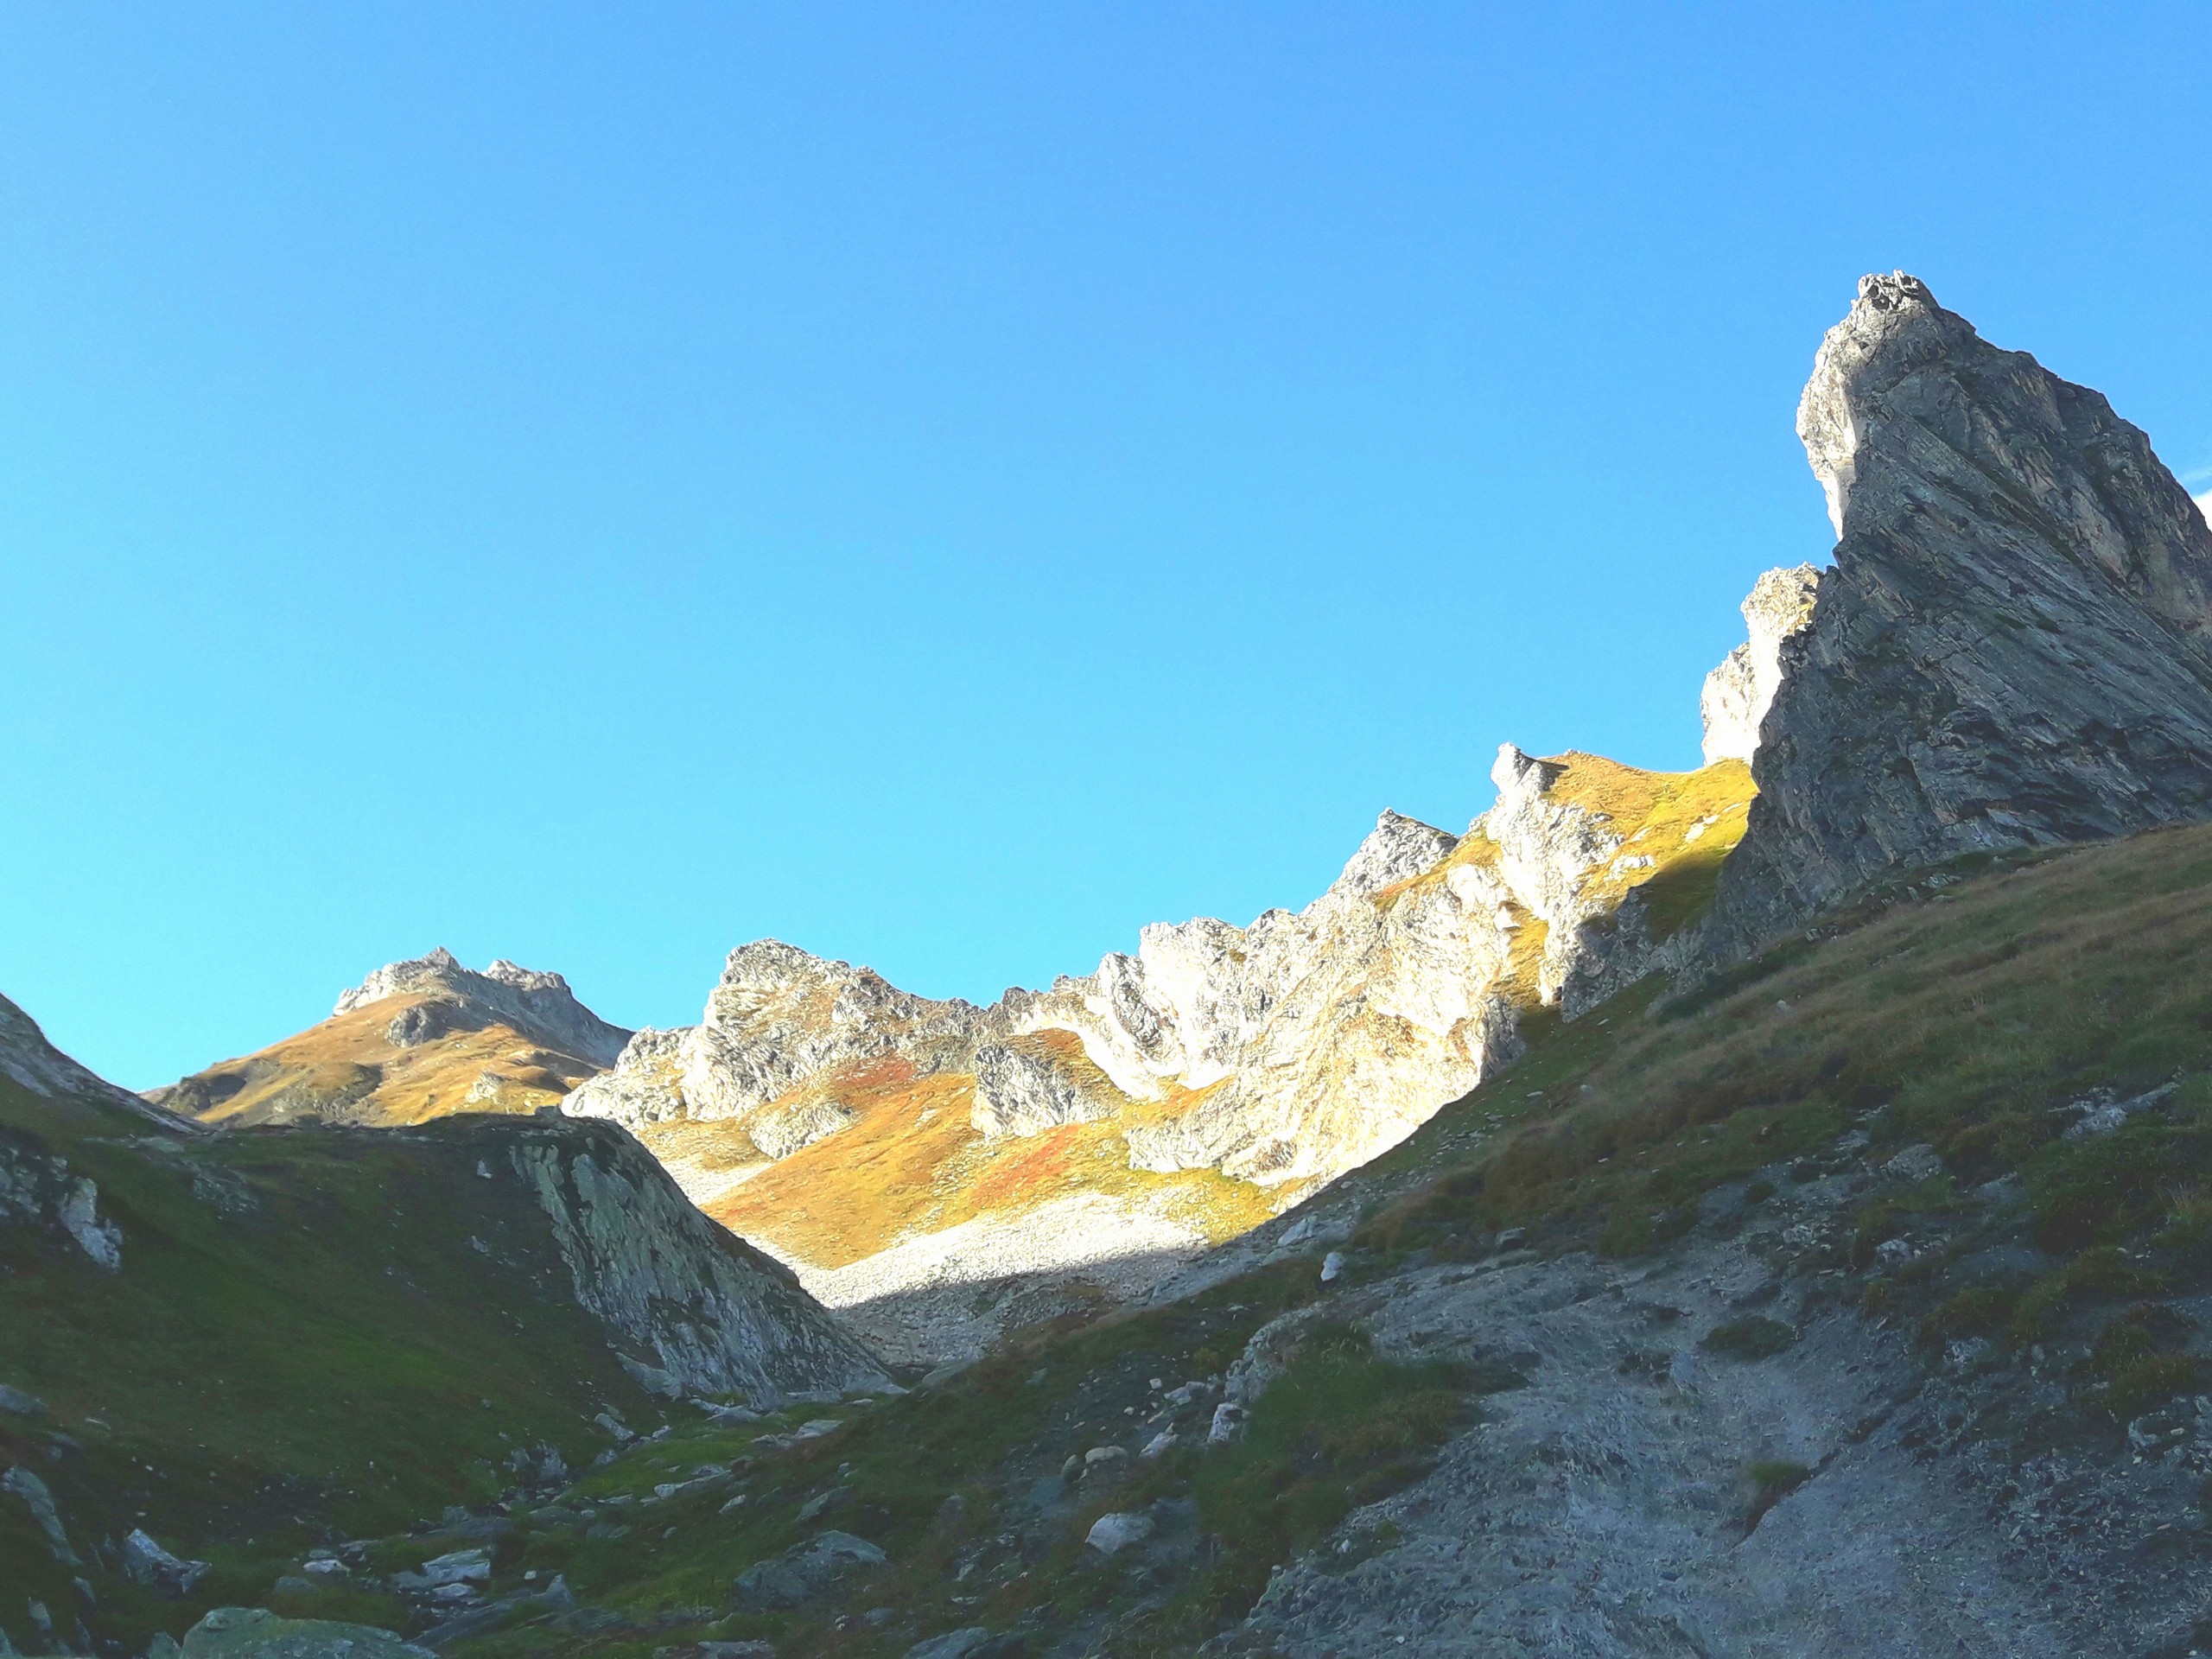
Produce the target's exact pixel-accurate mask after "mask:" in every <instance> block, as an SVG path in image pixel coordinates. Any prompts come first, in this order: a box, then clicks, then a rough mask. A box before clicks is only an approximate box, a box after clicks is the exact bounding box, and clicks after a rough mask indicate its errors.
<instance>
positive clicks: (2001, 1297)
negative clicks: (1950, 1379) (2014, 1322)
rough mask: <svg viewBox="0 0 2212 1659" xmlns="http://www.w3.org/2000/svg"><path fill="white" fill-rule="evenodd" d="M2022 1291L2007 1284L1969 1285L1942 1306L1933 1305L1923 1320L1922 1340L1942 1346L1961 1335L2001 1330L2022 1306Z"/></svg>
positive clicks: (1976, 1334)
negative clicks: (2020, 1303) (2020, 1305)
mask: <svg viewBox="0 0 2212 1659" xmlns="http://www.w3.org/2000/svg"><path fill="white" fill-rule="evenodd" d="M2019 1301H2020V1292H2019V1290H2018V1287H2017V1286H2013V1285H2004V1284H1988V1283H1984V1284H1979V1285H1969V1286H1967V1287H1966V1288H1965V1289H1964V1290H1962V1291H1961V1292H1960V1293H1959V1294H1957V1295H1955V1296H1954V1297H1952V1298H1951V1299H1950V1300H1948V1301H1947V1302H1944V1303H1943V1304H1942V1305H1941V1306H1937V1307H1935V1308H1931V1309H1930V1310H1929V1312H1928V1313H1927V1314H1926V1315H1925V1316H1924V1317H1923V1319H1921V1321H1920V1340H1921V1342H1922V1343H1923V1344H1925V1345H1926V1346H1928V1347H1930V1348H1940V1347H1942V1345H1943V1344H1945V1343H1947V1342H1950V1341H1954V1340H1955V1339H1956V1338H1960V1337H1973V1336H1984V1335H1986V1334H1988V1333H1989V1332H1993V1331H2001V1330H2003V1329H2004V1328H2005V1323H2006V1321H2008V1320H2009V1319H2012V1313H2013V1310H2014V1309H2015V1308H2016V1307H2017V1306H2018V1305H2019Z"/></svg>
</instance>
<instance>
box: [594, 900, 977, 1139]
mask: <svg viewBox="0 0 2212 1659" xmlns="http://www.w3.org/2000/svg"><path fill="white" fill-rule="evenodd" d="M1004 1030H1005V1022H1004V1020H1001V1019H1000V1018H998V1017H997V1016H996V1015H995V1014H993V1013H991V1012H989V1011H987V1010H984V1009H982V1008H978V1007H975V1006H974V1005H972V1004H970V1003H967V1002H963V1001H958V1000H957V999H956V1000H954V1001H944V1002H938V1001H931V1000H930V999H929V998H926V997H919V996H912V995H908V994H907V993H906V992H905V991H902V990H899V988H897V987H895V986H893V985H892V984H890V983H889V982H887V981H886V980H885V979H884V978H883V977H882V976H880V975H879V974H877V973H875V972H874V970H873V969H867V968H855V967H854V966H853V965H852V964H851V963H843V962H826V961H824V960H823V959H822V958H821V957H813V956H809V955H808V954H807V953H806V952H805V951H804V950H798V949H797V948H795V947H793V946H791V945H788V944H783V943H782V942H780V941H779V940H776V939H761V940H758V941H756V942H755V943H753V944H747V945H743V946H741V947H740V948H739V949H737V950H733V951H731V952H730V954H729V959H728V963H725V964H724V966H723V969H722V976H721V981H720V982H719V983H717V984H716V985H715V988H714V990H713V992H712V993H711V994H710V995H709V997H708V999H707V1009H706V1016H705V1018H704V1019H702V1020H701V1021H700V1022H699V1024H697V1025H696V1026H692V1027H687V1028H685V1029H683V1030H680V1031H653V1030H646V1031H641V1032H639V1033H637V1034H636V1036H634V1037H633V1038H632V1039H631V1040H630V1042H629V1044H628V1046H626V1048H625V1049H624V1050H623V1052H622V1054H621V1057H620V1060H619V1062H618V1063H617V1064H616V1065H615V1067H614V1069H613V1071H609V1072H607V1073H606V1074H604V1075H603V1076H601V1077H594V1078H591V1079H590V1080H589V1081H588V1082H586V1083H584V1084H582V1085H580V1086H579V1087H578V1088H576V1089H575V1090H572V1091H571V1092H570V1094H569V1096H568V1098H567V1100H566V1101H565V1102H563V1110H564V1111H566V1112H568V1113H569V1115H570V1116H576V1117H605V1118H611V1119H613V1121H614V1122H619V1123H623V1124H626V1125H627V1126H629V1127H631V1128H640V1127H643V1126H644V1125H645V1124H649V1123H658V1122H666V1121H668V1120H670V1119H672V1118H697V1119H716V1120H729V1121H733V1122H738V1123H741V1125H742V1126H743V1127H744V1128H745V1130H746V1132H747V1135H750V1136H751V1137H752V1139H753V1144H754V1145H755V1146H757V1147H760V1151H761V1153H762V1154H763V1155H764V1156H766V1157H769V1158H785V1157H789V1156H790V1155H791V1154H792V1153H794V1152H796V1151H798V1149H799V1148H800V1147H804V1146H808V1145H810V1144H811V1143H812V1142H813V1141H818V1140H820V1139H822V1138H823V1136H824V1135H834V1134H836V1132H837V1131H838V1130H839V1129H841V1128H844V1127H845V1126H846V1125H847V1124H848V1123H849V1122H851V1119H852V1114H851V1113H850V1112H849V1111H846V1110H844V1109H842V1108H840V1107H838V1106H837V1105H836V1103H834V1102H832V1101H829V1100H826V1099H816V1100H797V1101H793V1100H790V1099H787V1098H786V1097H787V1096H791V1094H792V1092H793V1091H794V1090H798V1089H800V1088H801V1087H802V1086H803V1085H804V1084H810V1083H812V1082H814V1081H815V1080H817V1079H818V1078H822V1077H827V1076H829V1075H830V1074H833V1073H836V1072H837V1071H841V1070H842V1069H845V1068H849V1067H853V1066H857V1065H867V1064H868V1063H869V1062H872V1061H883V1060H895V1061H897V1062H898V1063H899V1064H902V1065H909V1066H912V1068H913V1070H914V1071H916V1072H917V1073H919V1074H928V1073H931V1072H936V1071H973V1070H974V1069H975V1057H976V1048H977V1046H978V1045H979V1044H980V1043H982V1042H984V1041H986V1040H988V1039H990V1038H992V1037H995V1036H999V1035H1001V1034H1002V1033H1003V1032H1004Z"/></svg>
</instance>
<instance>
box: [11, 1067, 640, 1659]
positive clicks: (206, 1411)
mask: <svg viewBox="0 0 2212 1659" xmlns="http://www.w3.org/2000/svg"><path fill="white" fill-rule="evenodd" d="M142 1129H143V1125H137V1124H133V1123H132V1122H130V1121H129V1120H128V1119H127V1118H125V1117H124V1116H123V1115H122V1114H120V1113H112V1112H110V1111H108V1110H106V1109H91V1108H84V1107H75V1106H67V1105H57V1104H56V1103H51V1102H48V1101H44V1100H41V1099H37V1098H35V1097H33V1096H28V1095H26V1094H24V1093H23V1092H22V1091H21V1090H17V1089H16V1087H15V1086H14V1085H13V1084H10V1083H9V1082H7V1081H6V1080H5V1079H0V1134H6V1135H9V1136H10V1139H11V1140H12V1141H15V1142H16V1144H17V1145H18V1146H29V1147H35V1148H38V1149H41V1150H42V1151H45V1152H48V1153H51V1154H60V1155H61V1156H64V1157H66V1158H67V1160H68V1161H69V1164H70V1166H71V1168H72V1170H73V1172H75V1173H86V1174H89V1175H91V1176H92V1178H93V1179H94V1180H96V1181H97V1182H98V1183H99V1190H100V1209H101V1213H102V1214H103V1216H105V1217H111V1218H112V1219H114V1220H115V1221H117V1222H118V1223H119V1224H120V1225H121V1227H122V1229H123V1233H124V1247H123V1249H124V1265H123V1268H122V1271H121V1272H120V1273H118V1274H108V1273H105V1272H103V1271H102V1270H100V1269H99V1268H96V1267H94V1266H93V1265H92V1263H91V1262H88V1261H87V1260H86V1258H85V1257H84V1256H83V1255H82V1254H81V1253H80V1252H79V1251H77V1250H76V1249H75V1248H74V1247H73V1246H72V1245H69V1244H68V1243H66V1242H65V1241H60V1240H58V1239H56V1238H54V1237H50V1236H42V1235H37V1234H33V1233H31V1232H30V1231H29V1230H26V1229H23V1228H20V1227H8V1228H0V1333H4V1336H5V1341H4V1342H0V1381H5V1382H8V1383H12V1384H14V1385H16V1386H17V1387H19V1388H23V1389H29V1390H31V1391H32V1392H34V1393H35V1394H37V1395H41V1396H42V1397H43V1398H44V1399H45V1400H46V1401H47V1402H48V1406H49V1407H50V1408H51V1410H50V1412H49V1414H48V1416H47V1417H46V1418H45V1419H44V1420H43V1421H28V1422H27V1421H24V1420H22V1419H20V1418H14V1417H7V1416H0V1464H4V1463H8V1462H14V1461H18V1460H21V1461H23V1462H25V1463H27V1464H29V1465H30V1466H32V1467H34V1468H35V1469H36V1470H38V1471H39V1472H40V1474H41V1477H42V1478H44V1479H46V1480H47V1482H48V1484H50V1485H52V1486H53V1487H54V1491H55V1492H56V1494H57V1497H59V1498H60V1504H61V1508H62V1510H63V1512H64V1514H65V1516H67V1517H68V1518H69V1520H70V1522H71V1524H72V1528H73V1535H74V1537H75V1541H76V1544H77V1547H78V1548H79V1552H80V1553H83V1552H84V1551H86V1549H87V1548H89V1547H90V1546H92V1545H94V1544H96V1543H98V1542H99V1541H100V1540H101V1539H103V1538H106V1539H111V1540H120V1539H121V1537H122V1536H123V1535H124V1534H125V1533H126V1532H128V1531H129V1530H130V1528H131V1527H132V1526H134V1525H143V1526H144V1527H146V1528H147V1529H149V1531H151V1532H152V1533H153V1534H154V1535H156V1537H158V1538H161V1539H162V1540H163V1541H166V1542H168V1543H169V1544H170V1545H172V1546H173V1547H175V1548H177V1549H179V1550H180V1551H181V1552H185V1551H188V1552H190V1553H193V1554H200V1555H202V1556H204V1557H206V1558H208V1559H212V1560H215V1561H216V1563H217V1564H218V1568H219V1570H218V1572H217V1573H215V1574H214V1575H213V1577H212V1578H211V1579H210V1580H209V1581H208V1583H207V1586H206V1593H204V1594H203V1595H202V1596H201V1597H200V1601H201V1602H202V1603H210V1604H211V1605H212V1602H219V1601H222V1600H226V1599H227V1600H237V1599H244V1600H247V1601H257V1600H259V1599H260V1598H261V1597H262V1595H263V1594H264V1593H265V1592H266V1591H267V1588H268V1586H269V1584H270V1581H271V1580H272V1579H273V1578H274V1576H275V1575H276V1574H277V1572H279V1571H280V1570H281V1568H282V1565H283V1563H284V1562H286V1561H296V1560H298V1558H299V1554H300V1552H301V1551H302V1549H303V1548H306V1547H307V1546H308V1544H310V1543H315V1542H321V1541H323V1539H324V1538H325V1536H326V1535H327V1533H329V1532H330V1531H331V1530H333V1529H335V1530H336V1531H338V1532H341V1533H345V1534H348V1535H351V1534H356V1533H360V1532H370V1531H381V1530H385V1529H390V1528H392V1527H394V1526H397V1525H399V1524H401V1523H403V1522H406V1521H408V1520H410V1519H412V1518H415V1517H417V1516H423V1515H426V1514H429V1515H435V1514H436V1513H438V1512H439V1511H440V1510H442V1508H443V1507H444V1506H445V1505H447V1504H448V1503H455V1502H467V1501H476V1500H480V1499H482V1498H483V1497H486V1496H487V1495H488V1494H489V1493H490V1492H492V1491H496V1490H497V1489H498V1487H499V1479H498V1478H497V1476H496V1475H495V1473H494V1471H493V1464H495V1463H496V1462H498V1461H499V1460H500V1459H504V1458H505V1456H506V1455H507V1453H508V1452H509V1451H510V1450H511V1449H512V1447H513V1446H518V1445H521V1444H524V1443H529V1444H536V1443H537V1442H540V1441H550V1442H551V1443H553V1444H555V1445H556V1446H560V1447H561V1448H563V1452H564V1453H565V1454H566V1455H568V1456H569V1457H570V1458H571V1459H577V1458H582V1457H585V1456H588V1455H589V1454H590V1453H592V1452H595V1451H596V1450H597V1449H598V1446H600V1445H601V1444H603V1440H602V1438H601V1436H600V1435H599V1434H598V1433H597V1432H596V1431H594V1430H592V1429H590V1428H589V1427H588V1426H587V1419H588V1415H589V1414H591V1413H592V1412H594V1411H596V1410H597V1409H599V1408H600V1407H601V1405H602V1404H605V1403H608V1402H613V1404H615V1406H616V1407H617V1408H618V1409H620V1410H621V1411H624V1412H626V1413H630V1414H634V1415H639V1416H642V1415H644V1414H647V1413H649V1412H650V1410H651V1409H652V1408H651V1406H650V1405H649V1403H648V1402H647V1401H646V1399H645V1396H644V1395H642V1394H641V1393H640V1392H639V1389H638V1388H637V1386H636V1385H635V1384H634V1383H632V1381H631V1380H630V1379H629V1378H628V1377H627V1376H626V1375H625V1374H624V1373H623V1372H622V1371H621V1370H620V1368H619V1366H618V1365H617V1364H616V1363H615V1362H614V1360H613V1357H612V1355H611V1354H610V1352H609V1351H608V1349H607V1342H606V1338H605V1334H604V1332H603V1331H602V1330H601V1327H600V1326H599V1325H597V1323H596V1321H594V1320H593V1319H591V1318H590V1316H588V1314H586V1313H583V1312H582V1310H581V1309H579V1308H578V1307H577V1306H575V1302H574V1300H573V1298H572V1294H571V1292H570V1289H569V1279H568V1274H567V1269H566V1268H565V1266H563V1263H562V1262H561V1260H560V1257H559V1255H558V1252H557V1249H556V1247H555V1246H554V1244H553V1243H552V1240H551V1236H550V1227H549V1226H548V1224H547V1223H546V1221H545V1218H544V1217H543V1213H542V1211H539V1210H538V1209H537V1205H536V1204H535V1203H534V1201H532V1200H531V1199H530V1198H529V1197H528V1195H527V1194H526V1193H525V1192H524V1189H523V1187H522V1185H521V1183H520V1182H518V1181H517V1180H514V1179H505V1180H493V1181H486V1180H482V1179H478V1178H477V1176H476V1175H475V1173H474V1172H475V1167H476V1162H477V1160H478V1158H479V1157H480V1156H487V1155H488V1157H489V1159H490V1160H492V1161H493V1162H494V1163H497V1162H498V1161H499V1160H501V1159H502V1158H503V1157H504V1154H503V1153H502V1152H501V1151H500V1149H499V1146H498V1144H497V1134H498V1129H497V1125H496V1122H488V1123H487V1122H486V1120H484V1119H480V1118H479V1119H458V1120H452V1121H449V1122H446V1123H442V1124H440V1125H437V1126H435V1127H434V1128H431V1129H429V1130H426V1131H421V1132H416V1133H410V1134H406V1135H389V1134H381V1133H365V1132H351V1133H348V1132H344V1131H330V1130H286V1131H277V1132H256V1133H251V1134H245V1135H226V1136H222V1137H194V1138H193V1141H192V1142H191V1143H190V1145H189V1146H188V1147H181V1148H176V1147H170V1149H168V1150H166V1151H162V1150H149V1147H169V1144H170V1138H168V1137H153V1138H151V1139H149V1138H147V1137H145V1136H143V1135H142V1134H141V1131H142ZM190 1160H205V1161H204V1163H203V1164H202V1166H201V1167H202V1172H203V1173H202V1185H203V1190H205V1189H206V1186H207V1179H206V1177H207V1173H208V1172H212V1173H213V1175H214V1176H215V1178H216V1179H218V1180H224V1179H231V1180H232V1181H234V1182H235V1183H242V1184H243V1186H244V1188H245V1189H246V1190H248V1191H250V1192H251V1194H252V1195H253V1201H254V1205H255V1208H254V1210H253V1211H252V1213H250V1214H243V1215H236V1216H226V1215H224V1214H223V1213H221V1212H220V1211H219V1210H218V1209H217V1208H215V1207H214V1206H213V1205H211V1204H209V1203H207V1202H203V1201H201V1200H200V1199H199V1198H195V1197H194V1179H193V1172H192V1166H191V1161H190ZM230 1190H231V1192H232V1193H233V1194H235V1193H236V1192H237V1191H238V1186H237V1185H232V1186H231V1188H230ZM233 1207H235V1200H234V1199H233ZM472 1237H476V1238H480V1239H481V1240H482V1241H483V1242H484V1243H485V1244H486V1246H487V1247H488V1249H489V1254H488V1255H487V1254H484V1253H480V1252H479V1251H477V1250H476V1249H474V1246H473V1245H472V1244H471V1242H470V1241H471V1239H472ZM55 1431H59V1432H60V1433H64V1434H66V1435H67V1436H68V1437H69V1439H70V1440H73V1441H74V1442H75V1443H76V1444H75V1446H74V1447H73V1448H71V1447H67V1446H64V1447H63V1448H62V1454H61V1455H60V1457H58V1458H55V1457H53V1456H50V1455H49V1452H50V1451H51V1450H52V1448H53V1446H54V1444H55V1443H54V1442H53V1441H52V1440H50V1438H49V1437H50V1434H51V1433H53V1432H55ZM100 1592H101V1596H102V1606H101V1611H100V1612H99V1616H98V1618H96V1619H95V1620H94V1628H95V1629H96V1630H102V1631H105V1632H108V1633H113V1634H118V1635H121V1636H123V1637H125V1638H126V1639H128V1640H130V1642H131V1643H133V1645H132V1648H131V1650H132V1651H136V1650H137V1645H136V1644H137V1642H138V1641H139V1640H141V1639H142V1638H143V1635H144V1634H145V1632H146V1629H147V1626H148V1624H149V1621H151V1620H153V1619H154V1618H157V1617H158V1618H160V1619H161V1620H162V1623H164V1624H167V1625H168V1627H169V1628H171V1629H173V1630H174V1629H178V1628H181V1624H180V1622H179V1621H180V1620H181V1619H188V1611H189V1610H187V1609H179V1608H176V1607H175V1606H168V1605H163V1606H156V1605H151V1604H149V1603H148V1602H146V1601H145V1600H144V1599H143V1598H139V1597H136V1596H134V1594H133V1593H132V1592H130V1589H129V1587H128V1586H125V1585H124V1584H123V1583H122V1581H121V1580H119V1579H115V1578H111V1577H104V1578H102V1579H101V1580H100ZM34 1594H35V1595H41V1596H42V1597H43V1598H44V1599H46V1600H47V1601H48V1604H49V1605H52V1606H54V1607H57V1608H60V1607H63V1606H67V1605H72V1604H73V1601H74V1598H73V1596H72V1595H71V1593H70V1592H69V1591H68V1588H67V1574H65V1573H60V1571H59V1569H58V1568H57V1567H55V1566H54V1562H53V1560H52V1559H51V1556H50V1554H49V1553H48V1550H47V1548H46V1547H45V1545H44V1543H43V1542H42V1541H41V1540H40V1539H39V1537H38V1535H36V1534H35V1532H34V1531H33V1530H32V1529H30V1527H29V1523H28V1522H27V1521H26V1520H25V1519H24V1514H23V1510H22V1508H21V1506H20V1505H18V1504H16V1503H15V1502H14V1501H13V1500H6V1501H0V1625H4V1626H7V1627H9V1628H10V1632H11V1634H12V1635H13V1636H14V1637H15V1638H16V1640H17V1642H18V1643H22V1642H23V1641H25V1640H27V1639H28V1638H29V1631H28V1630H27V1629H25V1628H23V1627H22V1625H21V1624H20V1620H19V1615H20V1613H21V1610H22V1607H23V1605H24V1598H25V1596H27V1595H34ZM65 1629H66V1625H65Z"/></svg>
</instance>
